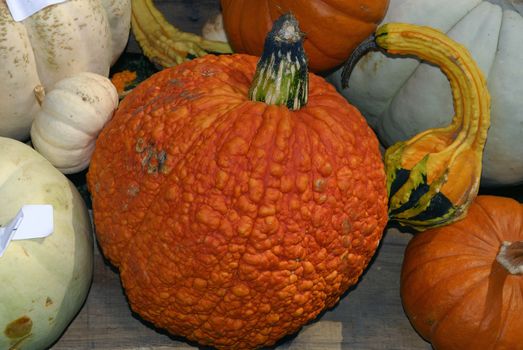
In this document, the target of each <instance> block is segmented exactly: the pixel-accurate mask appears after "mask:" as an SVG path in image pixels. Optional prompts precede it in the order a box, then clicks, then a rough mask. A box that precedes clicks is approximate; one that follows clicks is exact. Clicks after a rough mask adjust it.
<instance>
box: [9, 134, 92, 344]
mask: <svg viewBox="0 0 523 350" xmlns="http://www.w3.org/2000/svg"><path fill="white" fill-rule="evenodd" d="M0 164H2V166H1V167H0V224H1V225H5V224H6V223H8V222H9V221H10V220H11V219H12V218H13V217H14V216H15V215H16V213H17V212H18V210H19V209H20V208H21V207H22V206H23V205H25V204H51V205H52V206H53V211H54V213H53V219H54V232H53V233H52V234H51V235H50V236H48V237H46V238H40V239H29V240H17V241H11V242H10V244H9V245H8V246H7V249H6V250H5V252H4V254H3V256H1V257H0V281H2V288H0V349H17V350H21V349H27V350H39V349H46V348H48V347H49V346H50V345H51V344H52V343H53V342H55V341H56V340H57V339H58V338H59V337H60V335H61V334H62V333H63V331H64V330H65V328H66V327H67V326H68V325H69V323H70V322H71V320H72V319H73V318H74V316H75V315H76V314H77V313H78V311H79V310H80V308H81V306H82V304H83V302H84V301H85V299H86V296H87V293H88V290H89V287H90V284H91V280H92V273H93V231H92V225H91V221H90V218H89V213H88V210H87V208H86V206H85V203H84V201H83V199H82V197H81V196H80V194H79V193H78V192H77V190H76V188H75V187H74V186H73V185H72V184H71V183H70V182H69V181H68V180H67V178H66V177H65V176H64V175H63V174H61V173H60V172H59V171H58V170H56V169H55V168H54V167H53V166H52V165H51V164H49V162H48V161H47V160H46V159H45V158H44V157H42V156H41V155H40V154H38V152H36V151H35V150H33V149H32V148H31V147H29V146H27V145H26V144H24V143H22V142H19V141H16V140H13V139H9V138H3V137H0Z"/></svg>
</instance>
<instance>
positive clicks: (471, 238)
mask: <svg viewBox="0 0 523 350" xmlns="http://www.w3.org/2000/svg"><path fill="white" fill-rule="evenodd" d="M401 297H402V300H403V305H404V308H405V312H406V314H407V316H408V317H409V319H410V321H411V323H412V325H413V326H414V328H415V329H416V330H417V331H418V332H419V334H420V335H421V336H422V337H423V338H425V339H426V340H427V341H429V342H431V343H432V345H433V346H434V348H435V349H446V350H452V349H456V350H464V349H523V331H522V330H523V316H522V315H523V205H521V204H520V203H518V202H517V201H515V200H513V199H509V198H504V197H496V196H478V197H477V198H476V199H475V201H474V202H472V205H471V206H470V207H469V211H468V214H467V216H466V218H465V219H463V220H462V221H458V222H456V223H453V224H450V225H447V226H444V227H441V228H436V229H431V230H428V231H425V232H423V233H420V234H418V235H416V236H414V237H413V238H412V240H411V241H410V242H409V244H408V246H407V250H406V252H405V258H404V261H403V268H402V274H401Z"/></svg>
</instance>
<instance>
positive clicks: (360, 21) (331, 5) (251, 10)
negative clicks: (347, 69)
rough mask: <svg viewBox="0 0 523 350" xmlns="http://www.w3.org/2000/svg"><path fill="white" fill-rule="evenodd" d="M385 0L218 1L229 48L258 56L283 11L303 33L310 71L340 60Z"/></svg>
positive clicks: (370, 27)
mask: <svg viewBox="0 0 523 350" xmlns="http://www.w3.org/2000/svg"><path fill="white" fill-rule="evenodd" d="M388 3H389V1H388V0H349V1H347V0H341V1H340V0H307V1H304V0H300V1H296V0H256V1H253V0H221V7H222V14H223V24H224V28H225V32H226V33H227V38H228V41H229V44H230V45H231V46H232V48H233V50H234V51H235V52H241V53H248V54H251V55H257V56H258V55H261V53H262V50H263V42H264V40H265V36H266V35H267V32H268V31H269V30H270V29H271V26H272V23H273V21H274V20H275V19H276V18H278V17H279V16H281V15H282V14H283V13H286V12H288V11H290V12H292V13H293V14H294V15H295V16H296V18H297V19H298V21H299V22H300V27H301V30H302V31H303V32H304V33H305V35H306V39H305V43H304V46H305V52H306V53H307V56H308V57H309V68H310V69H311V70H312V71H316V72H318V71H325V70H328V69H331V68H334V67H336V66H338V65H340V64H342V63H343V62H344V61H345V60H347V58H348V57H349V55H350V54H351V52H352V50H353V49H354V48H355V47H356V46H357V45H358V44H359V43H360V42H361V41H363V40H364V39H365V38H367V37H368V36H369V35H370V34H371V33H372V32H373V31H374V30H375V29H376V26H377V24H378V23H379V22H380V21H381V20H382V19H383V17H384V16H385V12H386V10H387V6H388Z"/></svg>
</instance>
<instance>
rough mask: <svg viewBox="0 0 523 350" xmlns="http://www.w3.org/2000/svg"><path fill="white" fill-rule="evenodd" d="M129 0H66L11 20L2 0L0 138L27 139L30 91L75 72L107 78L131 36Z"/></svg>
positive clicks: (34, 107)
mask: <svg viewBox="0 0 523 350" xmlns="http://www.w3.org/2000/svg"><path fill="white" fill-rule="evenodd" d="M130 18H131V3H130V0H68V1H65V2H62V3H59V4H55V5H51V6H48V7H46V8H44V9H43V10H41V11H39V12H37V13H35V14H34V15H32V16H30V17H28V18H27V19H25V20H23V21H21V22H15V21H14V20H13V18H12V16H11V13H10V12H9V9H8V8H7V6H6V3H5V1H0V81H1V82H2V84H0V136H6V137H11V138H15V139H18V140H25V139H27V137H28V136H29V129H30V128H31V123H32V121H33V118H34V115H35V114H36V112H37V111H38V109H39V105H38V102H37V101H36V99H35V97H34V94H33V89H34V88H35V87H36V86H39V85H41V86H43V87H45V89H46V90H51V89H52V88H53V86H54V84H55V83H56V82H57V81H59V80H61V79H63V78H65V77H67V76H70V75H73V74H75V73H78V72H83V71H89V72H94V73H97V74H100V75H103V76H108V74H109V68H110V66H111V64H112V63H114V61H115V60H116V58H117V57H118V56H119V55H120V54H121V52H122V51H123V49H124V48H125V45H126V44H127V39H128V36H129V29H130Z"/></svg>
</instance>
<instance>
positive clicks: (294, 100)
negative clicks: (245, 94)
mask: <svg viewBox="0 0 523 350" xmlns="http://www.w3.org/2000/svg"><path fill="white" fill-rule="evenodd" d="M303 38H304V35H303V33H302V32H301V31H300V28H299V25H298V21H297V20H296V18H295V17H294V16H293V15H292V14H290V13H287V14H284V15H282V16H281V17H280V18H278V20H276V22H274V25H273V27H272V30H271V31H270V32H269V33H268V35H267V38H266V39H265V46H264V49H263V54H262V56H261V57H260V60H259V61H258V65H257V67H256V73H255V74H254V78H253V81H252V83H251V88H250V90H249V97H250V99H251V100H252V101H260V102H265V103H267V104H271V105H286V106H287V107H288V108H289V109H292V110H297V109H300V108H301V107H302V106H304V105H305V104H306V103H307V97H308V69H307V57H306V56H305V51H304V50H303Z"/></svg>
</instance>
